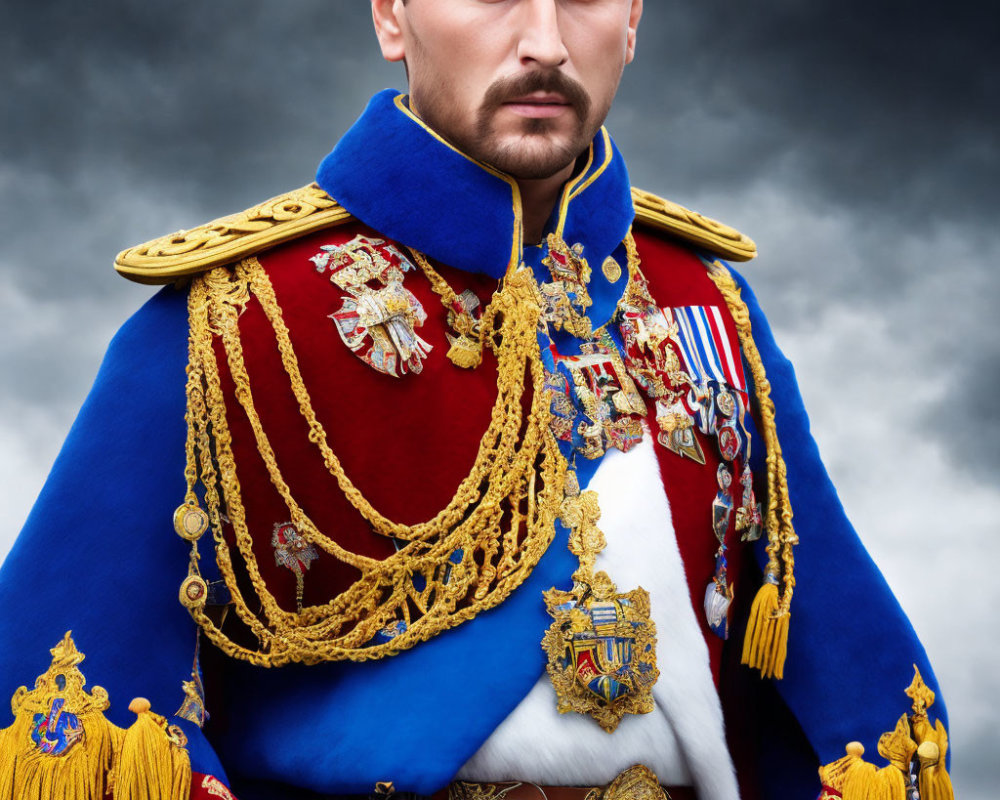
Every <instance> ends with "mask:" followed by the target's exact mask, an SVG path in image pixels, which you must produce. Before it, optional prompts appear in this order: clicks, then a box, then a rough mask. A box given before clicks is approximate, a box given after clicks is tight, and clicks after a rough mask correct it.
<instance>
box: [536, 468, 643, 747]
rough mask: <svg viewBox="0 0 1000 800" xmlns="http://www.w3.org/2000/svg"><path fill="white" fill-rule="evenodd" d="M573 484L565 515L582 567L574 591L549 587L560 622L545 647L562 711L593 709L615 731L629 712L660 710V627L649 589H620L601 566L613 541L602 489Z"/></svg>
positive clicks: (552, 607) (548, 635)
mask: <svg viewBox="0 0 1000 800" xmlns="http://www.w3.org/2000/svg"><path fill="white" fill-rule="evenodd" d="M567 483H568V485H569V487H570V491H569V493H568V494H567V497H566V499H565V500H564V501H563V506H562V511H561V518H562V522H563V524H564V525H566V527H568V528H569V529H570V537H569V549H570V551H571V552H572V553H573V554H574V555H576V556H577V557H578V558H579V559H580V566H579V569H577V571H576V572H574V573H573V588H572V589H571V590H569V591H562V590H559V589H550V590H549V591H547V592H545V595H544V597H545V606H546V609H547V610H548V612H549V614H550V615H551V616H552V618H553V622H552V624H551V625H550V626H549V629H548V630H547V631H546V633H545V636H544V638H543V639H542V648H543V649H544V650H545V652H546V655H547V657H548V662H547V664H546V669H547V671H548V674H549V679H550V680H551V681H552V686H553V688H554V689H555V692H556V698H557V701H558V708H559V712H560V713H566V712H569V711H575V712H577V713H579V714H587V715H589V716H591V717H593V718H594V720H596V722H597V723H598V724H599V725H600V726H601V727H602V728H604V730H605V731H607V732H608V733H611V732H613V731H614V730H615V728H617V727H618V724H619V723H620V722H621V721H622V719H623V718H624V716H625V715H626V714H648V713H649V712H651V711H652V710H653V707H654V703H653V691H652V690H653V685H654V684H655V683H656V680H657V678H658V677H659V675H660V671H659V669H658V668H657V666H656V626H655V624H654V623H653V621H652V620H651V619H650V616H649V614H650V609H649V593H648V592H646V590H645V589H643V588H642V587H639V588H636V589H633V590H632V591H630V592H625V593H619V592H618V590H617V587H616V586H615V584H614V582H613V581H612V580H611V578H609V577H608V575H607V573H605V572H597V573H595V572H594V560H595V558H596V556H597V554H598V553H599V552H600V551H601V550H603V549H604V547H605V544H606V541H605V538H604V533H603V532H602V531H601V530H600V528H598V527H597V520H598V519H600V516H601V511H600V507H599V506H598V502H597V493H596V492H593V491H586V492H582V493H579V491H578V489H577V486H578V484H577V482H576V481H575V479H574V480H573V481H568V482H567ZM574 489H576V491H574Z"/></svg>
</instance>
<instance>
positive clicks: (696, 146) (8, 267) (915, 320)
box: [0, 0, 1000, 800]
mask: <svg viewBox="0 0 1000 800" xmlns="http://www.w3.org/2000/svg"><path fill="white" fill-rule="evenodd" d="M993 6H994V4H992V3H988V2H986V1H985V0H980V1H979V2H967V3H961V2H959V3H952V4H938V3H930V2H927V0H915V1H912V2H905V3H904V2H898V1H894V0H876V1H875V2H869V3H862V4H853V5H851V4H845V3H842V2H832V0H805V1H804V0H761V1H760V2H756V3H734V2H721V1H720V0H699V1H698V2H691V1H690V0H687V1H686V2H685V1H683V0H682V2H666V1H665V0H647V10H646V19H645V21H644V24H643V27H642V29H641V31H640V38H639V53H638V58H637V60H636V63H635V64H634V65H633V66H632V67H631V68H630V69H629V70H628V72H627V74H626V77H625V80H624V83H623V86H622V91H621V94H620V96H619V100H618V103H617V105H616V107H615V109H614V111H613V114H612V117H611V119H610V120H609V123H608V125H609V128H610V129H611V132H612V134H613V135H614V136H615V138H616V140H617V141H618V143H619V145H620V147H621V148H622V150H623V151H624V153H625V156H626V159H627V160H628V163H629V166H630V171H631V173H632V177H633V182H634V183H635V184H636V185H639V186H642V187H644V188H647V189H650V190H652V191H656V192H658V193H661V194H665V195H667V196H669V197H670V198H672V199H674V200H676V201H678V202H680V203H682V204H685V205H688V206H692V207H694V208H697V209H699V210H701V211H703V212H704V213H706V214H708V215H710V216H714V217H717V218H719V219H722V220H724V221H725V222H728V223H730V224H732V225H734V226H736V227H739V228H740V229H741V230H744V231H745V232H747V233H748V234H749V235H750V236H752V237H753V238H754V239H755V240H756V241H757V243H758V245H759V249H760V253H761V257H760V259H759V260H758V261H757V262H755V263H754V264H753V265H751V266H749V267H747V268H746V269H745V271H746V273H747V274H748V275H749V277H750V278H751V281H752V282H753V283H754V285H755V287H756V289H757V292H758V294H759V295H760V296H761V299H762V302H763V303H764V305H765V308H766V309H767V310H768V311H769V313H770V317H771V321H772V324H773V325H774V326H775V328H776V329H777V334H778V336H779V341H780V342H781V343H782V344H783V346H784V347H785V349H786V351H787V352H788V353H789V355H790V356H791V357H792V358H793V360H794V361H795V362H796V364H797V368H798V372H799V376H800V380H801V384H802V388H803V392H804V393H805V395H806V399H807V406H808V407H809V408H810V411H811V414H812V417H813V420H814V427H815V431H816V435H817V437H818V439H819V440H820V445H821V448H822V450H823V452H824V454H825V456H826V458H827V461H828V464H829V467H830V469H831V471H832V472H833V474H834V477H835V480H836V482H837V484H838V487H839V489H840V492H841V495H842V497H843V499H844V501H845V503H846V505H847V507H848V511H849V513H850V514H851V516H852V517H853V519H854V520H855V522H856V524H857V525H858V527H859V529H860V530H861V532H862V535H863V537H864V538H865V541H866V543H867V544H868V546H869V548H870V550H871V551H872V552H873V554H874V555H875V557H876V559H877V560H878V562H879V563H880V565H881V566H882V568H883V570H884V571H885V573H886V575H887V577H888V579H889V581H890V583H891V584H892V585H893V587H894V588H895V590H896V592H897V594H898V595H899V597H900V599H901V601H902V603H903V605H904V607H906V608H907V610H908V611H909V613H910V614H911V616H912V618H913V621H914V624H915V625H916V628H917V630H918V633H920V635H921V636H922V638H923V639H924V641H925V643H926V645H927V648H928V650H929V651H930V654H931V658H932V660H933V661H934V663H935V665H936V667H937V670H938V672H939V677H940V678H941V681H942V683H943V684H944V686H945V688H946V690H947V694H948V698H949V703H950V709H951V714H952V740H953V745H954V777H955V785H956V787H957V789H958V795H959V797H960V798H962V800H977V798H982V799H983V800H985V798H987V797H992V796H994V794H995V789H994V788H993V787H994V786H995V781H996V777H995V755H996V753H997V752H1000V736H998V734H997V731H996V718H997V711H998V705H1000V704H998V702H997V697H998V696H1000V658H998V653H1000V644H998V643H997V635H996V634H997V623H996V621H995V619H996V609H997V608H998V606H1000V589H998V588H997V583H996V582H995V581H993V580H992V579H990V578H988V577H987V576H988V575H989V574H991V573H992V570H993V569H994V568H995V565H996V563H997V562H998V561H1000V536H998V534H1000V524H998V522H997V509H998V508H1000V489H998V477H1000V459H998V457H997V456H998V452H1000V424H998V422H997V414H998V412H997V407H998V402H997V398H998V395H1000V336H998V329H997V323H996V322H995V319H996V309H997V307H998V305H1000V281H998V280H997V277H996V271H997V269H998V264H1000V241H998V239H1000V237H998V234H997V217H998V215H1000V154H998V133H997V131H998V112H997V109H998V108H1000V91H998V85H997V81H998V75H1000V69H998V64H997V63H996V59H995V58H993V59H992V60H991V53H994V52H995V51H996V48H997V45H996V42H997V40H998V34H1000V26H998V24H997V19H996V13H995V8H994V7H993ZM0 79H2V86H3V89H2V92H0V109H2V120H3V122H2V130H0V210H2V213H0V330H2V336H0V360H2V368H3V373H2V374H3V375H4V380H3V383H2V387H0V448H2V450H0V452H2V453H3V458H2V460H0V486H2V489H0V498H2V499H3V502H4V507H5V510H6V513H5V515H4V520H3V522H2V523H0V551H2V550H4V549H6V547H7V546H9V543H10V541H12V539H13V537H14V536H15V535H16V532H17V530H18V528H19V527H20V523H21V520H22V519H23V517H24V515H25V514H26V513H27V510H28V508H29V506H30V504H31V502H32V500H33V498H34V496H35V494H36V493H37V491H38V489H39V487H40V485H41V482H42V480H43V479H44V475H45V473H46V471H47V469H48V467H49V465H50V464H51V461H52V459H53V458H54V456H55V453H56V451H57V449H58V446H59V443H60V442H61V440H62V438H63V436H64V435H65V432H66V430H67V428H68V427H69V424H70V422H71V420H72V418H73V415H74V414H75V412H76V409H77V407H78V405H79V403H80V402H81V400H82V399H83V397H84V394H85V392H86V390H87V388H88V386H89V383H90V381H91V380H92V378H93V374H94V372H95V370H96V367H97V364H98V362H99V359H100V356H101V353H102V351H103V349H104V347H105V346H106V344H107V341H108V339H109V338H110V336H111V334H112V332H113V331H114V330H115V328H116V327H117V326H118V325H119V324H120V323H121V321H122V320H123V319H124V318H125V317H126V316H127V315H128V314H129V313H131V311H132V310H134V309H135V308H136V307H137V306H138V305H139V304H140V303H141V302H142V301H143V300H144V299H145V298H146V297H147V296H148V294H149V290H148V289H147V288H144V287H139V286H136V285H132V284H128V283H126V282H125V281H123V280H122V279H120V278H118V277H116V276H115V274H114V273H113V271H112V269H111V261H112V259H113V257H114V255H115V253H117V252H118V251H119V250H121V249H123V248H124V247H126V246H129V245H132V244H136V243H138V242H140V241H144V240H146V239H150V238H153V237H155V236H158V235H161V234H164V233H167V232H169V231H173V230H176V229H179V228H184V227H190V226H192V225H195V224H198V223H200V222H203V221H206V220H208V219H210V218H212V217H216V216H219V215H221V214H224V213H229V212H232V211H236V210H240V209H242V208H244V207H246V206H248V205H252V204H254V203H256V202H258V201H260V200H263V199H265V198H267V197H270V196H272V195H274V194H278V193H280V192H282V191H284V190H286V189H289V188H292V187H295V186H299V185H301V184H304V183H307V182H309V181H310V180H311V178H312V175H313V172H314V170H315V166H316V163H317V161H318V160H319V159H320V158H321V157H322V156H323V155H324V154H325V153H326V152H327V151H328V150H329V149H330V147H331V146H332V144H333V142H334V141H335V140H336V138H337V136H338V135H339V134H340V133H341V132H342V131H343V130H344V129H345V128H346V127H347V126H348V125H349V124H350V122H351V121H352V120H353V118H354V117H355V116H356V115H357V114H358V113H359V111H360V110H361V108H362V106H363V103H364V102H365V100H366V99H367V97H368V96H369V95H371V94H372V93H374V92H375V91H377V90H378V89H380V88H383V87H384V86H388V85H394V86H400V85H401V82H402V80H403V76H402V73H401V71H400V70H399V69H398V68H396V67H392V66H389V65H385V64H382V63H381V62H380V61H379V59H378V54H377V49H376V46H375V41H374V36H373V35H372V34H371V32H370V22H369V19H368V4H367V3H365V2H363V1H362V0H285V2H272V3H260V2H255V1H254V0H199V1H198V2H195V1H194V0H174V1H173V2H170V3H152V2H149V0H142V1H141V2H140V0H104V1H103V2H101V3H81V2H78V1H77V2H69V0H47V2H45V3H18V4H16V6H15V4H14V3H12V2H7V3H5V8H4V24H3V26H2V30H0ZM67 535H72V532H70V531H67ZM983 564H985V565H986V568H985V569H984V568H983V566H982V565H983ZM901 688H902V687H901ZM890 724H891V721H888V720H887V726H889V725H890Z"/></svg>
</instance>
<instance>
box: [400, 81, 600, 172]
mask: <svg viewBox="0 0 1000 800" xmlns="http://www.w3.org/2000/svg"><path fill="white" fill-rule="evenodd" d="M533 92H550V93H558V94H560V95H562V96H563V98H564V99H565V100H566V102H567V103H568V104H569V106H570V108H571V110H572V112H573V116H574V123H573V126H572V129H571V131H570V132H569V134H568V135H567V134H565V133H560V132H559V131H560V130H561V128H562V123H561V122H560V121H559V120H557V119H537V118H536V119H530V118H524V119H520V120H518V121H517V122H516V125H517V127H516V128H515V129H514V130H513V131H510V130H508V131H505V132H504V133H501V132H500V131H498V130H497V127H496V125H497V114H498V112H499V111H500V110H501V109H502V107H503V105H504V104H505V103H507V102H510V101H512V100H515V99H517V98H519V97H524V96H526V95H529V94H532V93H533ZM415 100H417V101H419V108H420V113H421V115H422V116H423V118H424V121H425V122H426V123H427V124H428V125H429V126H430V127H431V128H432V129H434V130H435V131H436V132H437V133H439V134H441V135H442V136H444V137H445V138H446V139H448V141H450V142H451V143H452V144H453V145H455V146H456V147H457V148H458V149H459V150H461V151H462V152H463V153H465V154H466V155H467V156H469V157H471V158H474V159H476V160H477V161H480V162H482V163H484V164H488V165H489V166H491V167H493V168H495V169H497V170H500V171H501V172H504V173H506V174H508V175H510V176H512V177H514V178H518V179H521V180H534V179H544V178H549V177H551V176H553V175H555V174H556V173H558V172H559V171H560V170H562V169H564V168H565V167H566V166H568V165H569V164H571V163H573V162H574V161H575V160H576V159H577V157H578V156H579V155H580V154H581V153H582V152H583V151H584V150H586V148H587V147H588V146H589V145H590V142H591V141H592V140H593V138H594V136H595V135H596V133H597V131H598V129H599V128H600V127H601V124H602V123H603V121H604V117H605V116H606V115H607V112H608V109H607V108H605V109H603V110H602V112H601V113H599V114H597V115H592V114H591V106H592V103H591V99H590V96H589V95H588V94H587V91H586V90H585V89H584V88H583V86H582V85H581V84H580V83H578V82H577V81H575V80H573V79H572V78H568V77H567V76H566V75H564V74H563V73H561V72H559V71H557V70H544V71H542V70H538V71H534V72H528V73H524V74H521V75H516V76H512V77H510V78H501V79H499V80H497V81H495V82H494V83H493V84H491V85H490V87H489V88H488V89H487V90H486V94H485V95H484V97H483V102H482V103H481V104H480V106H479V109H478V110H477V112H476V117H475V123H474V125H472V126H468V125H463V124H462V123H463V120H461V119H457V118H456V114H455V111H456V109H455V106H454V104H452V103H449V102H448V99H447V97H444V96H443V95H442V94H441V93H437V94H434V95H430V96H427V97H424V96H420V97H419V98H415ZM609 105H610V104H609Z"/></svg>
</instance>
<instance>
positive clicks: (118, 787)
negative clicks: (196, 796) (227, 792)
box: [114, 698, 191, 800]
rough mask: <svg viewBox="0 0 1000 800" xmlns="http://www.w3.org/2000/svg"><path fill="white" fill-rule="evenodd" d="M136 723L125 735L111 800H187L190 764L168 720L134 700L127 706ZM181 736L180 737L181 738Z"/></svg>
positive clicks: (147, 702)
mask: <svg viewBox="0 0 1000 800" xmlns="http://www.w3.org/2000/svg"><path fill="white" fill-rule="evenodd" d="M129 710H131V711H132V712H133V713H135V714H136V721H135V722H134V723H132V726H131V727H130V728H129V729H128V731H126V733H125V738H124V740H123V741H122V745H121V751H120V754H119V757H118V759H117V762H116V767H115V775H114V800H188V798H189V797H190V795H191V762H190V759H189V757H188V754H187V751H186V750H184V749H183V747H178V746H174V745H173V744H172V743H171V740H170V736H171V735H173V736H174V737H176V736H178V732H177V730H173V731H172V730H171V729H170V728H171V726H168V725H167V720H166V718H164V717H161V716H160V715H159V714H155V713H153V712H152V711H151V710H150V707H149V701H148V700H145V699H143V698H136V699H135V700H133V701H132V703H131V704H130V705H129ZM181 735H182V734H181Z"/></svg>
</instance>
